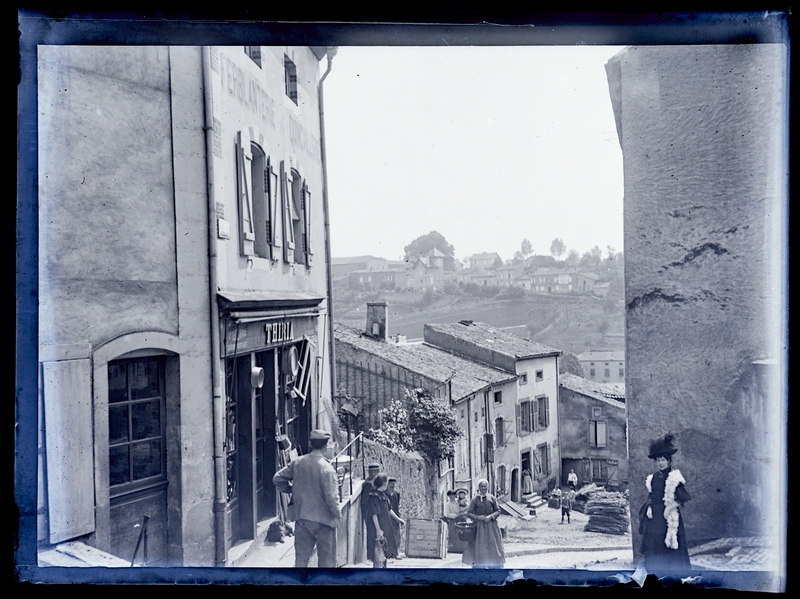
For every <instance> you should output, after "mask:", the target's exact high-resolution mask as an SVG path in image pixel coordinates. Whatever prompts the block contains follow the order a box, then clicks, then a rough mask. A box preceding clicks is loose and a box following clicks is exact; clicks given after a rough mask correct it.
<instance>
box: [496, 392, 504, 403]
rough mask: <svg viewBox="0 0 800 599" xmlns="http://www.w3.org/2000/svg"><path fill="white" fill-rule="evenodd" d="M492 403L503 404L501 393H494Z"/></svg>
mask: <svg viewBox="0 0 800 599" xmlns="http://www.w3.org/2000/svg"><path fill="white" fill-rule="evenodd" d="M494 403H496V404H498V403H503V392H502V391H495V392H494Z"/></svg>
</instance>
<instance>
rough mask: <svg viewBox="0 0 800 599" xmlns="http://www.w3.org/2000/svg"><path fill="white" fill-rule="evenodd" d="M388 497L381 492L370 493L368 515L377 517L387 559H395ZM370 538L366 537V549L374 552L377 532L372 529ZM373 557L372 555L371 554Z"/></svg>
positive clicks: (395, 543) (395, 553)
mask: <svg viewBox="0 0 800 599" xmlns="http://www.w3.org/2000/svg"><path fill="white" fill-rule="evenodd" d="M391 509H392V508H391V504H390V502H389V497H388V496H387V495H386V493H384V492H383V491H371V492H370V494H369V511H370V514H376V515H377V516H378V524H380V526H381V531H382V532H383V536H384V537H386V546H385V547H384V548H383V550H384V553H386V557H387V558H393V557H397V539H396V538H395V536H394V527H393V526H392V517H391V516H390V515H389V510H391ZM371 537H372V538H370V535H368V536H367V547H372V548H373V551H374V547H375V540H376V539H377V531H376V530H375V529H374V528H373V529H372V535H371ZM372 555H374V553H372Z"/></svg>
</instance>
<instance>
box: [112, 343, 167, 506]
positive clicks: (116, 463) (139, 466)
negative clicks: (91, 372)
mask: <svg viewBox="0 0 800 599" xmlns="http://www.w3.org/2000/svg"><path fill="white" fill-rule="evenodd" d="M164 410H165V406H164V363H163V361H162V360H161V359H160V358H144V359H139V360H126V361H121V362H111V363H109V365H108V445H109V447H108V462H109V471H108V476H109V484H110V486H111V489H112V494H113V493H114V492H115V491H127V490H129V489H130V488H131V487H133V486H139V485H135V483H139V482H143V481H147V482H158V481H160V480H166V460H165V451H166V436H165V432H166V429H165V427H164Z"/></svg>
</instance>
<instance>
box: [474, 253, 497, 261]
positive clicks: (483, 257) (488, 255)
mask: <svg viewBox="0 0 800 599" xmlns="http://www.w3.org/2000/svg"><path fill="white" fill-rule="evenodd" d="M495 257H497V258H499V257H500V255H499V254H498V253H497V252H481V253H480V254H472V255H471V256H470V257H469V260H470V261H472V260H494V259H495Z"/></svg>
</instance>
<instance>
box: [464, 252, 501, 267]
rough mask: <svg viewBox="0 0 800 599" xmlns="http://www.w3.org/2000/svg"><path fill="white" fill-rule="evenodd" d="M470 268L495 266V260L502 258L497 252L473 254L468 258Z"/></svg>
mask: <svg viewBox="0 0 800 599" xmlns="http://www.w3.org/2000/svg"><path fill="white" fill-rule="evenodd" d="M468 260H469V267H470V268H483V269H487V268H494V265H495V262H497V261H498V260H500V255H499V254H497V253H495V252H483V253H481V254H473V255H472V256H470V257H469V258H468Z"/></svg>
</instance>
